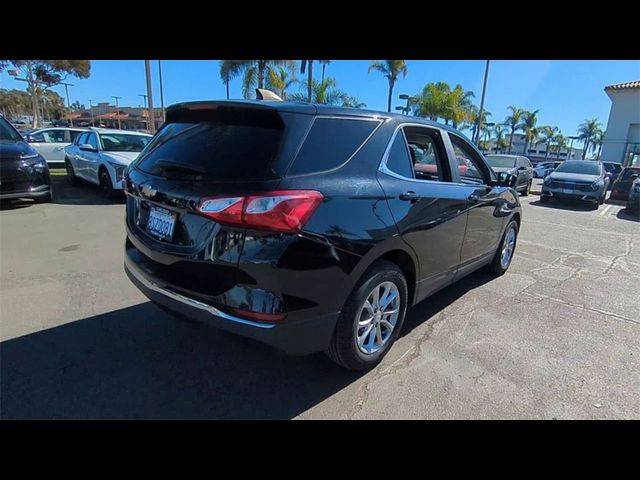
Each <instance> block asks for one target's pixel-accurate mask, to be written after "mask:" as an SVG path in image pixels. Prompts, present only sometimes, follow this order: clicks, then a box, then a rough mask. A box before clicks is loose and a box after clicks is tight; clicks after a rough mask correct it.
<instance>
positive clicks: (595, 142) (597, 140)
mask: <svg viewBox="0 0 640 480" xmlns="http://www.w3.org/2000/svg"><path fill="white" fill-rule="evenodd" d="M603 139H604V132H603V131H602V130H600V129H598V130H597V131H596V133H594V134H593V137H591V152H592V153H594V154H595V153H596V150H597V151H598V154H597V155H596V160H600V152H601V151H602V140H603Z"/></svg>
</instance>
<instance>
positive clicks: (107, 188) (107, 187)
mask: <svg viewBox="0 0 640 480" xmlns="http://www.w3.org/2000/svg"><path fill="white" fill-rule="evenodd" d="M100 188H101V189H102V191H103V192H104V195H105V197H106V198H107V199H109V200H112V199H114V198H115V190H114V189H113V183H111V177H110V176H109V172H107V169H106V168H101V169H100Z"/></svg>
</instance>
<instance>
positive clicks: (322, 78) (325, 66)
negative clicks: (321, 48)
mask: <svg viewBox="0 0 640 480" xmlns="http://www.w3.org/2000/svg"><path fill="white" fill-rule="evenodd" d="M318 62H319V63H320V65H322V77H321V80H320V81H321V82H324V71H325V69H326V68H327V65H329V64H330V63H331V60H318Z"/></svg>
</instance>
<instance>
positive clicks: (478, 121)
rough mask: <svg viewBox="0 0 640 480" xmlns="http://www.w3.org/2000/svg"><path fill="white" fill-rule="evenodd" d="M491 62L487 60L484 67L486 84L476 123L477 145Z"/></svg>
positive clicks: (483, 85)
mask: <svg viewBox="0 0 640 480" xmlns="http://www.w3.org/2000/svg"><path fill="white" fill-rule="evenodd" d="M489 62H491V60H487V64H486V65H485V67H484V83H483V84H482V98H481V99H480V111H479V112H478V120H477V122H476V131H475V135H474V136H475V140H474V142H475V143H476V144H477V143H478V139H479V138H480V124H481V123H482V114H483V113H484V96H485V94H486V93H487V78H489Z"/></svg>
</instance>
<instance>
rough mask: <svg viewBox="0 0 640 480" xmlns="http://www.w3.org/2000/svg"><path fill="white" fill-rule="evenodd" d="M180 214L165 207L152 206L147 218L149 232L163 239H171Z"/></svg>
mask: <svg viewBox="0 0 640 480" xmlns="http://www.w3.org/2000/svg"><path fill="white" fill-rule="evenodd" d="M177 216H178V215H177V214H176V213H174V212H170V211H169V210H166V209H164V208H159V207H154V206H151V208H150V209H149V218H148V220H147V232H149V233H150V234H152V235H154V236H156V237H158V238H160V239H161V240H171V238H172V237H173V229H174V228H175V225H176V217H177Z"/></svg>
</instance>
